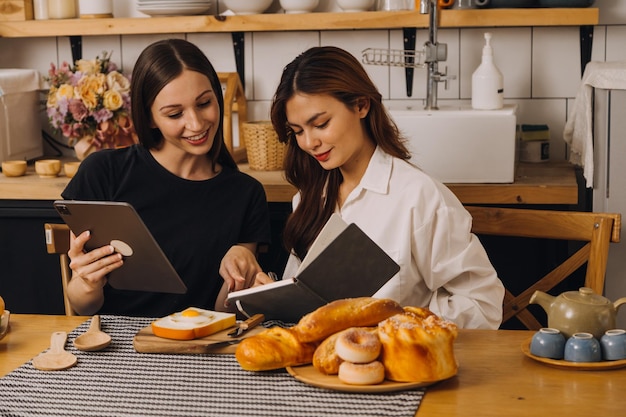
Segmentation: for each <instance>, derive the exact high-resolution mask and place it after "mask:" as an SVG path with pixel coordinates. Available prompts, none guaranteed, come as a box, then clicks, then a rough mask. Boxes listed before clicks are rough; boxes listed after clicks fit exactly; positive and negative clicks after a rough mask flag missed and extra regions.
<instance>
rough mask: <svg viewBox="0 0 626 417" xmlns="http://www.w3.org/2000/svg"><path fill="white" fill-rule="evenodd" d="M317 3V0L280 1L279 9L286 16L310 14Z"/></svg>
mask: <svg viewBox="0 0 626 417" xmlns="http://www.w3.org/2000/svg"><path fill="white" fill-rule="evenodd" d="M319 3H320V1H319V0H280V7H282V8H283V9H284V10H285V13H287V14H296V13H310V12H312V11H313V10H315V8H316V7H317V6H318V5H319Z"/></svg>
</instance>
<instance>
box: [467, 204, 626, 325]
mask: <svg viewBox="0 0 626 417" xmlns="http://www.w3.org/2000/svg"><path fill="white" fill-rule="evenodd" d="M466 208H467V210H468V211H469V212H470V214H471V215H472V217H473V224H472V232H474V233H475V234H476V235H479V237H480V235H494V236H515V237H526V238H539V239H541V238H543V239H554V240H563V241H577V242H583V246H582V247H581V248H580V249H579V250H577V251H576V252H575V253H574V254H573V255H571V256H570V257H569V258H568V259H566V260H565V261H564V262H563V263H562V264H560V265H558V266H557V267H556V268H555V269H553V270H552V271H551V272H549V273H548V274H546V275H545V276H543V277H542V278H540V279H539V280H534V282H533V283H532V285H530V286H529V287H528V288H527V289H525V290H524V291H522V292H521V293H519V294H517V295H513V293H512V292H511V291H509V290H508V289H507V290H506V294H505V297H504V306H503V318H502V322H503V323H505V322H506V321H508V320H509V319H511V318H512V317H517V319H518V320H519V321H520V322H522V323H523V324H524V325H525V326H526V327H528V328H529V329H532V330H536V329H539V328H540V327H542V325H541V323H540V322H539V321H538V320H537V318H536V317H535V316H534V315H533V314H532V313H531V312H530V311H528V309H527V307H528V301H529V300H530V297H531V296H532V294H533V293H534V292H535V291H537V290H541V291H544V292H548V291H549V290H550V289H552V288H554V287H555V286H556V285H557V284H559V283H560V282H562V281H564V280H565V279H567V278H568V277H570V276H571V275H572V274H573V273H574V272H575V271H577V270H578V269H579V268H580V267H581V266H583V265H584V264H585V263H586V264H587V268H586V272H585V286H586V287H589V288H591V289H592V290H593V291H594V292H595V293H597V294H602V293H603V291H604V278H605V273H606V265H607V260H608V255H609V244H610V242H619V240H620V230H621V215H620V214H617V213H592V212H577V211H552V210H534V209H515V208H494V207H477V206H466ZM555 295H556V294H555Z"/></svg>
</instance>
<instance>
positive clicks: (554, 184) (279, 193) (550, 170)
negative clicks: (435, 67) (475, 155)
mask: <svg viewBox="0 0 626 417" xmlns="http://www.w3.org/2000/svg"><path fill="white" fill-rule="evenodd" d="M62 159H63V158H62ZM65 160H69V158H65ZM240 168H241V170H242V171H243V172H246V173H248V174H250V175H251V176H253V177H255V178H256V179H258V180H259V181H260V182H261V183H262V184H263V187H264V188H265V192H266V194H267V199H268V201H270V202H291V198H292V196H293V195H294V193H295V189H294V188H293V187H292V186H291V185H290V184H289V183H287V181H286V180H285V177H284V174H283V172H282V171H253V170H250V168H249V167H248V165H247V164H242V165H240ZM68 181H69V178H67V177H65V176H64V175H63V172H61V176H59V177H57V178H52V179H50V178H39V176H37V174H36V173H35V168H34V166H33V165H29V167H28V172H27V174H26V175H25V176H23V177H17V178H8V177H5V176H4V175H0V199H7V200H56V199H59V198H61V192H62V191H63V189H64V188H65V186H66V184H67V183H68ZM447 185H448V186H449V187H450V189H451V190H452V191H453V192H454V193H455V194H456V195H457V196H458V197H459V199H460V200H461V202H463V204H563V205H570V204H573V205H575V204H577V203H578V186H577V182H576V173H575V167H574V166H573V165H571V164H569V163H567V162H554V163H539V164H533V163H519V164H518V167H517V169H516V175H515V182H513V183H512V184H447Z"/></svg>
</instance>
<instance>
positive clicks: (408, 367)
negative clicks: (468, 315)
mask: <svg viewBox="0 0 626 417" xmlns="http://www.w3.org/2000/svg"><path fill="white" fill-rule="evenodd" d="M378 336H379V338H380V341H381V343H382V353H381V362H382V363H383V365H384V366H385V376H386V378H387V379H390V380H392V381H398V382H428V381H439V380H442V379H446V378H449V377H451V376H453V375H456V372H457V362H456V359H455V357H454V349H453V345H454V340H455V339H456V337H457V327H456V325H455V324H454V323H452V322H450V321H447V320H443V319H441V318H439V317H438V316H436V315H435V314H434V313H432V312H431V311H430V310H428V309H426V308H418V307H405V311H404V312H403V313H401V314H396V315H395V316H393V317H390V318H388V319H386V320H384V321H382V322H381V323H379V324H378Z"/></svg>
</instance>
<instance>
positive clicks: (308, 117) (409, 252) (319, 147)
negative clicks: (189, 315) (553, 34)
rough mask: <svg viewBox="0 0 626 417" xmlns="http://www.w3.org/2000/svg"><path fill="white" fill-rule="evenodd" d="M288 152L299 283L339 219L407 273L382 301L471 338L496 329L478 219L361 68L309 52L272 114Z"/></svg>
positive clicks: (496, 292)
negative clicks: (429, 170) (415, 152)
mask: <svg viewBox="0 0 626 417" xmlns="http://www.w3.org/2000/svg"><path fill="white" fill-rule="evenodd" d="M271 118H272V124H273V126H274V128H275V129H276V131H277V133H278V137H279V139H280V140H281V141H282V142H285V143H287V146H288V148H287V157H286V162H285V173H286V177H287V180H288V181H289V182H290V183H292V184H293V185H294V186H295V187H296V188H297V189H298V190H299V193H298V194H297V195H296V196H295V198H294V200H293V209H294V211H293V214H292V215H291V216H290V217H289V219H288V221H287V224H286V227H285V230H284V241H285V247H286V248H289V249H290V251H291V255H290V258H289V261H288V263H287V267H286V269H285V272H284V277H291V276H293V274H294V272H295V270H296V269H297V267H298V265H299V263H300V260H302V259H303V258H304V256H305V255H306V252H307V250H308V249H309V247H310V245H311V243H312V242H313V240H314V239H315V237H316V236H317V235H318V233H319V232H320V230H321V228H322V227H323V226H324V224H325V223H326V221H327V220H328V219H329V218H330V216H331V214H332V213H339V214H340V215H341V217H342V218H343V219H344V220H345V221H346V222H347V223H355V224H357V225H358V226H359V227H360V228H361V229H362V230H363V231H364V232H365V233H366V234H367V235H368V236H369V237H370V238H371V239H372V240H374V241H375V242H376V243H377V244H378V245H379V246H380V247H382V248H383V249H384V250H385V252H387V254H388V255H389V256H391V257H392V258H393V259H394V260H395V261H396V262H397V263H398V264H399V265H400V267H401V268H400V272H399V273H398V274H396V275H395V276H394V277H393V278H392V279H391V280H390V281H389V282H388V283H387V284H385V285H384V286H383V287H382V288H381V289H380V290H379V291H378V292H377V293H376V294H374V297H381V298H391V299H394V300H396V301H398V302H399V303H401V304H402V305H412V306H419V307H428V308H429V309H430V310H431V311H433V312H434V313H436V314H438V315H440V316H442V317H444V318H446V319H449V320H451V321H453V322H455V323H456V324H457V325H458V326H460V327H464V328H498V326H499V325H500V323H501V320H502V300H503V297H504V287H503V285H502V283H501V281H500V280H499V279H498V276H497V274H496V271H495V270H494V268H493V266H492V265H491V263H490V261H489V259H488V257H487V254H486V253H485V250H484V248H483V246H482V245H481V243H480V241H479V240H478V238H477V237H476V236H475V235H473V234H472V233H471V232H470V229H471V224H472V218H471V216H470V214H469V213H468V212H467V211H466V210H465V208H464V207H463V205H462V204H461V203H460V202H459V200H458V199H457V198H456V196H455V195H454V194H453V193H452V192H451V191H450V190H449V189H448V188H446V187H445V186H444V185H443V184H441V183H440V182H439V181H437V180H435V179H433V178H431V177H430V176H428V175H427V174H426V173H424V172H423V171H421V170H420V169H419V168H417V167H415V166H414V165H412V164H410V163H409V162H408V159H409V158H410V155H409V152H408V150H407V148H406V147H405V145H404V143H403V138H402V137H401V134H400V133H399V131H398V129H397V127H396V125H395V124H394V123H393V121H392V120H391V119H390V117H389V115H388V113H387V112H386V110H385V108H384V106H383V104H382V97H381V95H380V93H379V92H378V90H377V88H376V86H375V85H374V83H373V82H372V81H371V80H370V78H369V77H368V75H367V73H366V71H365V70H364V69H363V67H362V66H361V64H360V63H359V62H358V61H357V60H356V59H355V58H354V57H353V56H352V55H351V54H349V53H348V52H346V51H344V50H342V49H339V48H336V47H315V48H311V49H309V50H307V51H305V52H304V53H302V54H301V55H300V56H298V57H297V58H296V59H295V60H293V61H292V62H291V63H290V64H289V65H287V66H286V67H285V69H284V71H283V74H282V78H281V81H280V84H279V86H278V89H277V91H276V94H275V96H274V100H273V103H272V109H271Z"/></svg>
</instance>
